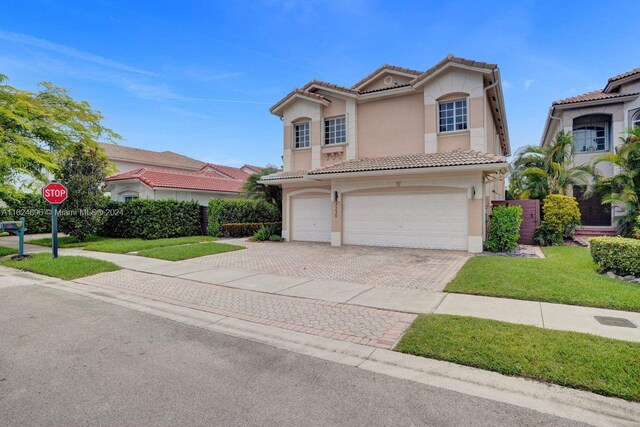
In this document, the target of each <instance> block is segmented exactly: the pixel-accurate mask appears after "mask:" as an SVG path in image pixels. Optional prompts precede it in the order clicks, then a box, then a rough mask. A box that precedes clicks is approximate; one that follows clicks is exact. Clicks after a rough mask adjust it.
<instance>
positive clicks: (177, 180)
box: [102, 144, 262, 206]
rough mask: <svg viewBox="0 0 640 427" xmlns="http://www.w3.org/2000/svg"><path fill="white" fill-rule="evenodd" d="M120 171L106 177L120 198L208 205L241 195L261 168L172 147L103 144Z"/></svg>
mask: <svg viewBox="0 0 640 427" xmlns="http://www.w3.org/2000/svg"><path fill="white" fill-rule="evenodd" d="M102 146H103V147H104V148H105V151H106V153H107V156H108V157H109V159H110V160H111V161H112V162H113V163H114V164H115V165H116V167H118V169H119V170H120V172H121V173H118V174H116V175H112V176H109V177H107V178H106V180H105V181H106V183H107V185H106V187H105V192H108V193H110V195H111V198H112V199H113V200H116V201H120V202H128V201H131V200H133V199H137V198H142V199H153V200H160V199H173V200H182V201H191V200H196V201H198V202H199V203H200V205H202V206H206V205H207V204H208V203H209V200H210V199H214V198H227V197H238V196H239V194H240V192H241V191H242V186H243V185H244V183H245V181H246V180H247V178H249V176H251V175H252V174H254V173H259V172H261V171H262V168H260V167H257V166H252V165H244V166H242V167H240V168H235V167H232V166H223V165H215V164H211V163H205V162H201V161H199V160H195V159H191V158H189V157H186V156H182V155H180V154H177V153H173V152H171V151H163V152H157V151H150V150H141V149H138V148H133V147H125V146H121V145H113V144H102Z"/></svg>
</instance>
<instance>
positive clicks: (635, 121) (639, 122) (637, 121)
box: [631, 110, 640, 127]
mask: <svg viewBox="0 0 640 427" xmlns="http://www.w3.org/2000/svg"><path fill="white" fill-rule="evenodd" d="M636 126H640V110H638V111H636V113H635V114H634V115H633V117H631V127H636Z"/></svg>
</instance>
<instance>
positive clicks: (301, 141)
mask: <svg viewBox="0 0 640 427" xmlns="http://www.w3.org/2000/svg"><path fill="white" fill-rule="evenodd" d="M310 127H311V126H310V123H309V122H302V123H296V124H294V125H293V133H294V135H293V142H294V144H293V147H294V148H307V147H309V146H310V138H309V135H310V133H309V128H310Z"/></svg>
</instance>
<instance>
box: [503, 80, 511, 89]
mask: <svg viewBox="0 0 640 427" xmlns="http://www.w3.org/2000/svg"><path fill="white" fill-rule="evenodd" d="M512 87H513V85H512V84H511V82H510V81H509V80H503V81H502V88H503V89H505V90H507V89H511V88H512Z"/></svg>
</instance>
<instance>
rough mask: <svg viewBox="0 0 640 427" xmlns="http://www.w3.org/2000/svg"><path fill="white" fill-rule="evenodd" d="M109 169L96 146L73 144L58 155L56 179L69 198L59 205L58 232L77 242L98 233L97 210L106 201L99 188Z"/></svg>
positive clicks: (110, 167) (100, 222) (99, 219)
mask: <svg viewBox="0 0 640 427" xmlns="http://www.w3.org/2000/svg"><path fill="white" fill-rule="evenodd" d="M112 167H113V166H112V165H111V163H110V162H109V159H108V158H107V156H106V155H105V153H104V150H103V149H102V147H100V146H96V145H92V144H86V143H84V142H77V143H75V144H73V146H72V147H70V148H69V149H67V150H66V151H65V152H63V153H62V154H61V156H60V161H59V168H58V170H57V172H56V178H57V179H58V181H60V182H62V183H64V185H65V186H66V187H67V190H68V191H69V195H70V197H69V198H68V199H67V200H66V201H65V202H64V204H63V205H62V207H63V208H64V210H65V215H62V216H61V217H60V231H62V232H63V233H67V234H69V235H71V236H73V237H75V238H76V239H77V240H79V241H84V240H85V239H86V238H87V236H89V235H91V234H95V233H96V232H97V231H98V229H99V227H100V225H101V224H102V221H103V217H102V215H101V214H100V211H99V210H100V209H101V208H103V207H104V205H105V202H106V199H105V196H104V194H103V193H102V186H103V185H104V179H105V178H106V177H107V174H108V173H110V172H112V171H113V169H112Z"/></svg>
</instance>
